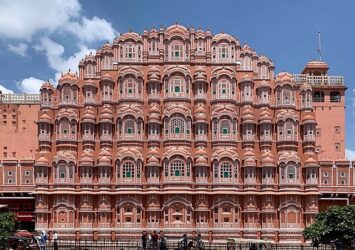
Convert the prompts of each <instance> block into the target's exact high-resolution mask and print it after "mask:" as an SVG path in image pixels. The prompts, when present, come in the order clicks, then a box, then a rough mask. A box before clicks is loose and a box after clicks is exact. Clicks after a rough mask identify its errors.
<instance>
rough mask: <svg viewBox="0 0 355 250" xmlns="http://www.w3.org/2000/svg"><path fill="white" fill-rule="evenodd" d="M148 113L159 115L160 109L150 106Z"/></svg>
mask: <svg viewBox="0 0 355 250" xmlns="http://www.w3.org/2000/svg"><path fill="white" fill-rule="evenodd" d="M148 113H149V114H151V113H157V114H160V109H159V108H158V107H157V105H152V106H151V107H150V109H149V110H148Z"/></svg>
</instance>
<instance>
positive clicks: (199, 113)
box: [195, 105, 207, 122]
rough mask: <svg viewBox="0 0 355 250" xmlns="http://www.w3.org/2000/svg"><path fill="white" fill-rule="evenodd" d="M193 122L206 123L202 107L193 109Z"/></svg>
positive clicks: (204, 110)
mask: <svg viewBox="0 0 355 250" xmlns="http://www.w3.org/2000/svg"><path fill="white" fill-rule="evenodd" d="M195 122H207V112H206V108H205V106H204V105H199V106H198V107H197V108H196V109H195Z"/></svg>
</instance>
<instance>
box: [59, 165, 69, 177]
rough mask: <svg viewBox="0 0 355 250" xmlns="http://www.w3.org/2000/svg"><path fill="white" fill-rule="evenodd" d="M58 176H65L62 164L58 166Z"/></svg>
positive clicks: (64, 168)
mask: <svg viewBox="0 0 355 250" xmlns="http://www.w3.org/2000/svg"><path fill="white" fill-rule="evenodd" d="M58 178H59V179H65V178H67V174H66V167H65V166H63V165H61V166H59V170H58Z"/></svg>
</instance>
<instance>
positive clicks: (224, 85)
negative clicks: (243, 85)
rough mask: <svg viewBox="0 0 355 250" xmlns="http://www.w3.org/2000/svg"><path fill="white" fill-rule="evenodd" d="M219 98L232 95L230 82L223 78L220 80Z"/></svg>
mask: <svg viewBox="0 0 355 250" xmlns="http://www.w3.org/2000/svg"><path fill="white" fill-rule="evenodd" d="M218 94H219V98H228V97H229V96H230V82H229V81H228V80H227V79H225V78H223V79H221V80H219V81H218Z"/></svg>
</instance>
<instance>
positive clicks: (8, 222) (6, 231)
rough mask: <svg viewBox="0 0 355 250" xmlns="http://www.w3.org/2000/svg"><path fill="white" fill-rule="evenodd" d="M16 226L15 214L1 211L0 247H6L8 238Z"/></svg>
mask: <svg viewBox="0 0 355 250" xmlns="http://www.w3.org/2000/svg"><path fill="white" fill-rule="evenodd" d="M14 226H15V222H14V215H13V214H12V213H10V212H4V213H0V248H1V249H5V248H6V244H7V238H8V237H9V235H10V234H11V232H12V230H13V228H14Z"/></svg>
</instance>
